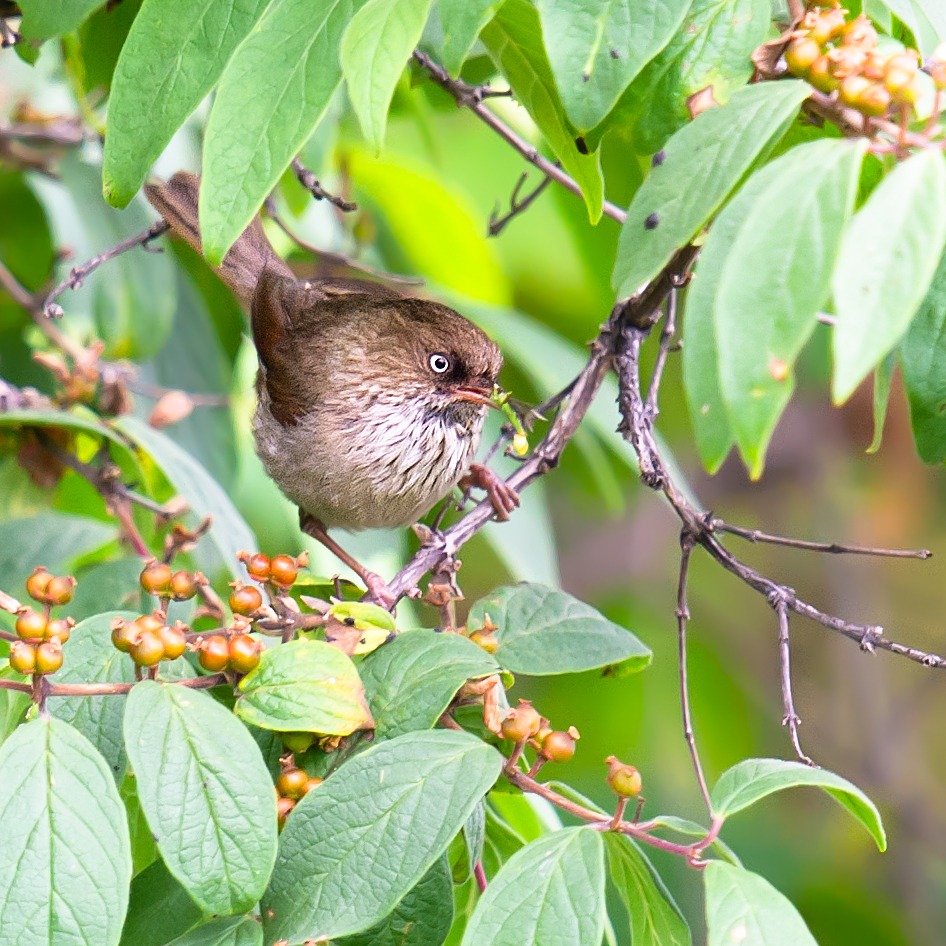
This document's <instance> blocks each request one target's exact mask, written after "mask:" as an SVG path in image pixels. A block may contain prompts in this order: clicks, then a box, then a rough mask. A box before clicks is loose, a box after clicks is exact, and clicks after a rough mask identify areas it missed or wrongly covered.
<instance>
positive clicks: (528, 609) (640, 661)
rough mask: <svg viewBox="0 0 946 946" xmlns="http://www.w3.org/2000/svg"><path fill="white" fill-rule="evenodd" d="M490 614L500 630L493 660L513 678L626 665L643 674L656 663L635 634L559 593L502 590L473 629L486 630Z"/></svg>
mask: <svg viewBox="0 0 946 946" xmlns="http://www.w3.org/2000/svg"><path fill="white" fill-rule="evenodd" d="M487 615H489V619H490V621H492V622H493V624H495V625H496V627H497V630H496V631H495V634H496V637H497V638H498V639H499V649H498V650H497V651H496V653H495V655H494V656H495V658H496V660H497V661H498V662H499V663H500V665H501V666H503V667H505V668H506V669H507V670H510V671H512V672H513V673H523V674H527V675H530V676H545V675H547V674H555V673H581V672H582V671H584V670H593V669H595V668H596V667H607V666H610V665H611V664H619V663H624V662H627V663H628V667H627V669H630V670H643V669H644V667H646V666H647V665H648V664H649V663H650V661H651V657H652V654H651V651H650V648H648V647H646V646H645V645H644V644H642V643H641V642H640V641H639V640H638V639H637V638H636V637H635V636H634V635H633V634H632V633H631V632H630V631H627V630H625V629H624V628H623V627H620V626H619V625H617V624H615V623H613V622H612V621H609V620H608V619H607V618H606V617H605V616H604V615H603V614H601V613H600V612H599V611H596V610H595V609H594V608H593V607H591V605H589V604H585V603H584V602H583V601H579V600H578V599H577V598H574V597H572V595H570V594H568V593H567V592H564V591H559V590H558V589H556V588H548V587H546V586H544V585H536V584H532V583H530V582H523V583H522V584H520V585H516V586H515V587H511V588H509V587H507V588H499V589H497V590H496V591H494V592H493V593H492V594H490V595H487V597H485V598H481V599H480V600H479V601H477V602H476V604H475V605H474V606H473V608H472V610H471V611H470V615H469V618H468V624H469V625H470V627H481V626H483V624H484V623H485V618H486V616H487Z"/></svg>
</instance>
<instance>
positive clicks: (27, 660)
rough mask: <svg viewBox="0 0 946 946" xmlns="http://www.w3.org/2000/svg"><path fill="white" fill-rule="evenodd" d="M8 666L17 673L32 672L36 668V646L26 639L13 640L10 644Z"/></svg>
mask: <svg viewBox="0 0 946 946" xmlns="http://www.w3.org/2000/svg"><path fill="white" fill-rule="evenodd" d="M10 666H11V667H12V668H13V669H14V670H15V671H16V672H17V673H32V672H33V670H34V669H35V668H36V648H35V647H34V646H33V645H32V644H28V643H27V642H26V641H14V642H13V643H12V644H11V645H10Z"/></svg>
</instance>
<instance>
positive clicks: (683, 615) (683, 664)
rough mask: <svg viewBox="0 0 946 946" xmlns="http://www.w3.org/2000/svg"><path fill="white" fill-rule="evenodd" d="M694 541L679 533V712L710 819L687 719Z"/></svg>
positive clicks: (690, 723)
mask: <svg viewBox="0 0 946 946" xmlns="http://www.w3.org/2000/svg"><path fill="white" fill-rule="evenodd" d="M695 544H696V539H695V538H694V537H693V535H691V534H690V533H689V532H687V531H686V530H684V531H683V532H681V533H680V578H679V581H678V582H677V607H676V612H675V613H676V616H677V662H678V668H679V674H680V708H681V710H682V713H683V737H684V739H686V744H687V748H688V749H689V750H690V759H691V760H692V761H693V771H694V772H695V773H696V780H697V782H698V783H699V786H700V794H701V795H702V796H703V801H704V802H705V803H706V810H707V811H708V812H709V814H710V817H712V816H713V803H712V802H711V801H710V793H709V787H708V786H707V784H706V776H705V775H704V774H703V766H702V765H701V764H700V753H699V750H698V749H697V748H696V737H695V736H694V735H693V720H692V718H691V716H690V685H689V681H688V679H687V621H688V620H689V619H690V609H689V608H688V607H687V575H688V572H689V568H690V553H691V552H692V551H693V546H694V545H695Z"/></svg>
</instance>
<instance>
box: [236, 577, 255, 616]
mask: <svg viewBox="0 0 946 946" xmlns="http://www.w3.org/2000/svg"><path fill="white" fill-rule="evenodd" d="M262 606H263V596H262V595H261V594H260V593H259V589H258V588H253V587H252V586H249V585H242V584H239V583H238V587H236V588H234V590H233V594H232V595H230V610H231V611H233V613H234V614H243V615H248V614H255V613H256V612H257V611H259V609H260V608H261V607H262Z"/></svg>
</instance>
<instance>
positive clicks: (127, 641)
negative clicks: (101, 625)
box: [112, 618, 138, 654]
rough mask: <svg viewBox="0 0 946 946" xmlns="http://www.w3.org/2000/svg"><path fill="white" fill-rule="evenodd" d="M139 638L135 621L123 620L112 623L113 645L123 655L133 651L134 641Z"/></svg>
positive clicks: (118, 619)
mask: <svg viewBox="0 0 946 946" xmlns="http://www.w3.org/2000/svg"><path fill="white" fill-rule="evenodd" d="M137 636H138V631H137V629H136V628H135V622H134V621H123V620H122V619H121V618H115V620H114V621H112V645H113V646H114V647H115V648H116V649H117V650H120V651H121V652H122V653H123V654H127V653H128V652H129V651H130V650H131V642H132V639H133V638H135V637H137Z"/></svg>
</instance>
